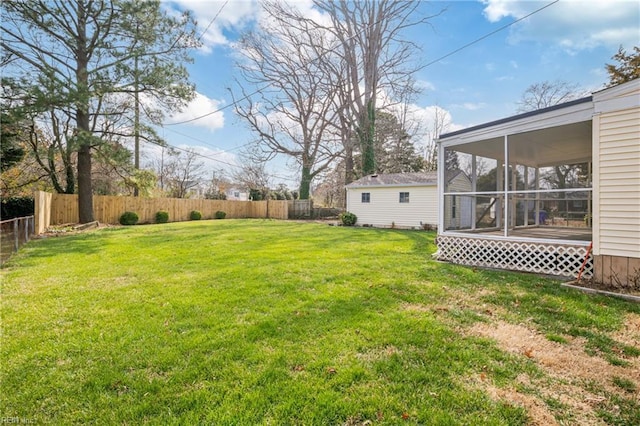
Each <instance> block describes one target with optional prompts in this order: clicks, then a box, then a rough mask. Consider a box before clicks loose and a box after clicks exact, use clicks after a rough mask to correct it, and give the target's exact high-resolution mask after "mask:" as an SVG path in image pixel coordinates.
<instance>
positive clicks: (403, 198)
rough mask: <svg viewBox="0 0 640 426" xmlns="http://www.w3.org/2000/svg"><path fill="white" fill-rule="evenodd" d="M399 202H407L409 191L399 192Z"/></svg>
mask: <svg viewBox="0 0 640 426" xmlns="http://www.w3.org/2000/svg"><path fill="white" fill-rule="evenodd" d="M400 202H401V203H408V202H409V193H408V192H401V193H400Z"/></svg>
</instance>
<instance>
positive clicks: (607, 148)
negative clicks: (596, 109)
mask: <svg viewBox="0 0 640 426" xmlns="http://www.w3.org/2000/svg"><path fill="white" fill-rule="evenodd" d="M594 171H595V172H596V173H597V174H595V175H594V236H593V237H594V254H596V255H611V256H626V257H636V258H640V107H634V108H628V109H624V110H621V111H615V112H607V113H602V114H600V115H597V116H595V117H594Z"/></svg>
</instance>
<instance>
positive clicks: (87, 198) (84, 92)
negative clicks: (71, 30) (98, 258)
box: [76, 1, 93, 223]
mask: <svg viewBox="0 0 640 426" xmlns="http://www.w3.org/2000/svg"><path fill="white" fill-rule="evenodd" d="M86 26H87V11H86V10H85V5H84V3H83V2H81V1H79V2H78V38H77V40H76V42H77V45H76V47H77V50H76V60H77V63H76V85H77V90H78V100H77V106H76V137H77V138H78V142H79V150H78V216H79V217H78V218H79V220H80V223H88V222H93V189H92V188H91V132H90V126H89V76H88V71H87V66H88V64H89V55H88V52H87V31H86Z"/></svg>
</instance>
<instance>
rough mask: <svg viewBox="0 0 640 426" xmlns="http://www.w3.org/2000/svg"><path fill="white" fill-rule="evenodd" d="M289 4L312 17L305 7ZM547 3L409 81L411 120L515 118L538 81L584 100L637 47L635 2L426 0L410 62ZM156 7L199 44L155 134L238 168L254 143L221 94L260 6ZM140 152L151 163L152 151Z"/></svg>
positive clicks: (277, 167) (466, 122)
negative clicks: (413, 94) (194, 32)
mask: <svg viewBox="0 0 640 426" xmlns="http://www.w3.org/2000/svg"><path fill="white" fill-rule="evenodd" d="M293 3H294V4H295V5H297V6H298V7H299V8H301V9H303V10H308V12H309V13H312V11H311V10H310V8H311V7H312V6H311V2H310V1H308V0H304V1H303V0H300V1H295V2H293ZM551 3H553V4H551ZM548 4H551V5H550V6H549V7H547V8H545V9H544V10H542V11H540V12H538V13H536V14H534V15H532V16H530V17H529V18H526V19H525V20H523V21H521V22H518V23H516V24H514V25H512V26H510V27H508V28H506V29H504V30H502V31H499V32H497V33H496V34H493V35H491V36H489V37H487V38H486V39H483V40H481V41H479V42H477V43H475V44H473V45H471V46H469V47H467V48H464V49H463V50H461V51H459V52H457V53H455V54H453V55H451V56H448V57H446V58H444V59H442V60H440V61H438V62H435V63H433V64H431V65H429V66H427V67H425V68H423V69H422V70H421V71H420V72H419V73H418V74H417V75H416V78H417V80H418V81H419V82H420V84H421V86H422V87H423V88H424V91H423V93H422V94H421V95H420V97H419V98H418V99H417V100H416V102H415V105H414V110H415V111H416V114H417V115H418V116H419V117H420V119H421V120H424V121H425V122H426V121H428V120H429V117H430V111H431V110H432V108H433V107H434V106H436V105H437V106H439V107H440V108H442V109H444V110H445V111H447V112H448V114H449V115H450V121H451V124H450V127H449V130H456V129H460V128H464V127H468V126H472V125H475V124H480V123H483V122H487V121H491V120H495V119H499V118H502V117H507V116H510V115H513V114H515V113H516V109H517V101H518V100H519V99H520V98H521V96H522V93H523V92H524V91H525V90H526V88H527V87H528V86H530V85H531V84H533V83H539V82H542V81H556V80H563V81H566V82H568V83H571V84H576V85H578V86H579V88H580V90H581V91H583V92H584V93H585V94H588V93H590V92H593V91H595V90H598V89H600V88H602V86H603V85H604V84H605V83H606V82H607V81H608V76H607V74H606V71H605V68H604V67H605V63H612V60H611V56H612V55H613V54H615V53H616V51H617V50H618V47H619V46H620V45H622V46H623V47H624V48H625V49H626V50H627V51H628V52H630V51H632V48H633V46H634V45H636V46H637V45H640V2H638V1H637V0H586V1H585V0H583V1H580V0H560V1H558V2H555V3H554V2H553V0H548V1H547V0H545V1H512V0H478V1H448V2H440V1H436V2H426V1H425V2H421V5H420V8H419V11H420V13H422V14H424V15H425V16H431V15H435V14H438V16H436V17H434V18H433V19H431V20H430V23H431V26H429V25H422V26H420V27H415V28H413V29H411V30H410V31H409V32H408V33H407V34H406V36H407V38H408V39H410V40H412V41H414V42H415V43H417V44H418V45H420V46H422V53H421V57H420V58H417V60H418V62H420V63H422V64H428V63H430V62H432V61H435V60H437V59H439V58H441V57H443V56H445V55H448V54H449V53H451V52H453V51H455V50H456V49H458V48H460V47H462V46H464V45H466V44H468V43H471V42H473V41H475V40H477V39H479V38H481V37H483V36H485V35H487V34H489V33H491V32H493V31H496V30H498V29H499V28H501V27H503V26H505V25H507V24H509V23H512V22H514V21H516V20H518V19H520V18H522V17H524V16H526V15H527V14H529V13H531V12H533V11H535V10H537V9H540V8H542V7H543V6H545V5H548ZM165 6H166V7H169V8H174V9H189V10H191V11H193V13H194V15H195V17H196V19H197V20H198V23H199V25H200V31H201V33H202V34H203V36H202V41H203V43H204V45H203V47H202V49H200V50H199V51H197V52H194V53H193V57H194V63H193V64H192V65H190V66H189V71H190V74H191V79H192V81H193V82H194V83H195V85H196V90H197V92H198V97H197V98H196V100H195V101H194V102H192V103H191V105H189V107H188V108H187V109H186V110H185V111H183V112H182V113H180V114H178V115H176V116H174V117H172V118H171V119H168V120H167V124H166V125H165V126H164V127H163V128H162V129H161V130H160V132H161V134H162V135H163V136H164V138H165V139H166V140H167V141H168V142H169V143H170V144H171V145H174V146H179V147H181V148H185V147H192V148H194V149H196V150H197V151H198V152H200V153H202V154H204V155H206V156H208V157H211V158H215V159H218V160H220V161H219V162H218V161H212V160H206V159H203V161H204V162H205V163H206V165H207V167H208V168H210V169H212V168H215V169H218V170H224V171H226V172H228V173H229V172H231V171H233V170H234V167H233V165H234V164H237V163H238V161H239V160H238V158H237V154H238V153H239V151H240V150H241V148H242V147H243V146H245V145H246V144H247V143H249V142H251V141H252V140H254V139H255V136H254V135H253V134H251V133H250V132H249V131H248V130H247V128H246V126H245V125H244V123H243V122H242V121H240V120H239V119H238V118H237V117H236V116H235V115H234V113H233V107H232V105H231V96H230V94H229V92H228V90H227V88H228V87H231V86H233V79H234V76H235V75H236V71H235V70H234V65H233V57H234V54H235V51H234V43H233V42H234V41H235V40H237V38H238V36H239V35H240V34H241V33H242V32H243V31H245V30H247V29H249V28H251V26H252V25H255V23H256V22H257V21H258V20H259V19H260V6H259V3H258V2H256V1H248V0H229V1H228V2H225V1H218V0H215V1H214V0H172V1H166V2H165ZM216 15H217V18H216V19H215V20H213V18H214V16H216ZM212 20H213V21H212ZM207 26H209V27H208V29H207V30H206V31H205V28H206V27H207ZM221 107H227V108H226V109H224V110H222V111H218V112H215V113H213V114H210V115H208V116H207V117H205V118H203V119H200V120H196V121H193V122H190V123H188V124H179V125H172V124H170V123H172V122H179V121H184V120H189V119H192V118H195V117H199V116H202V115H204V114H208V113H211V112H214V111H216V110H218V109H219V108H221ZM416 143H420V141H416ZM147 152H148V155H153V154H152V153H151V148H149V149H148V150H147ZM268 169H269V171H270V172H271V173H272V174H274V175H275V177H274V178H273V182H274V184H276V183H279V182H284V183H286V184H287V185H289V186H290V187H292V188H295V187H296V182H297V179H296V171H295V170H292V169H288V168H287V167H286V166H285V165H284V162H283V161H279V162H276V163H273V164H272V165H270V166H269V167H268Z"/></svg>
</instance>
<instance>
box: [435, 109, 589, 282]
mask: <svg viewBox="0 0 640 426" xmlns="http://www.w3.org/2000/svg"><path fill="white" fill-rule="evenodd" d="M592 115H593V104H592V98H591V97H588V98H583V99H579V100H576V101H573V102H569V103H565V104H562V105H558V106H554V107H550V108H545V109H542V110H538V111H533V112H530V113H525V114H521V115H518V116H514V117H510V118H506V119H503V120H499V121H495V122H491V123H487V124H484V125H480V126H475V127H471V128H468V129H464V130H461V131H457V132H452V133H448V134H445V135H442V136H441V137H440V139H439V156H438V157H439V164H438V170H439V180H438V182H439V183H442V184H439V192H440V194H439V196H440V200H441V203H440V215H439V227H438V228H439V231H438V233H439V235H438V252H437V254H436V256H437V257H438V258H439V259H441V260H447V261H451V262H454V263H461V264H467V265H475V266H484V267H496V268H501V269H513V270H522V271H530V272H537V273H545V274H553V275H566V276H575V275H576V274H577V273H578V272H579V271H580V270H582V273H583V275H584V276H589V275H590V274H591V273H592V269H593V266H592V261H591V258H590V256H589V245H590V242H591V240H592V232H591V229H592V228H591V220H592V176H591V172H592ZM460 171H463V172H464V173H466V174H467V176H468V177H469V179H470V181H471V185H470V187H469V186H467V187H459V186H454V185H450V184H449V182H450V179H448V176H451V175H453V174H455V173H460ZM462 217H465V218H469V217H470V220H469V219H467V220H461V218H462Z"/></svg>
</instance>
